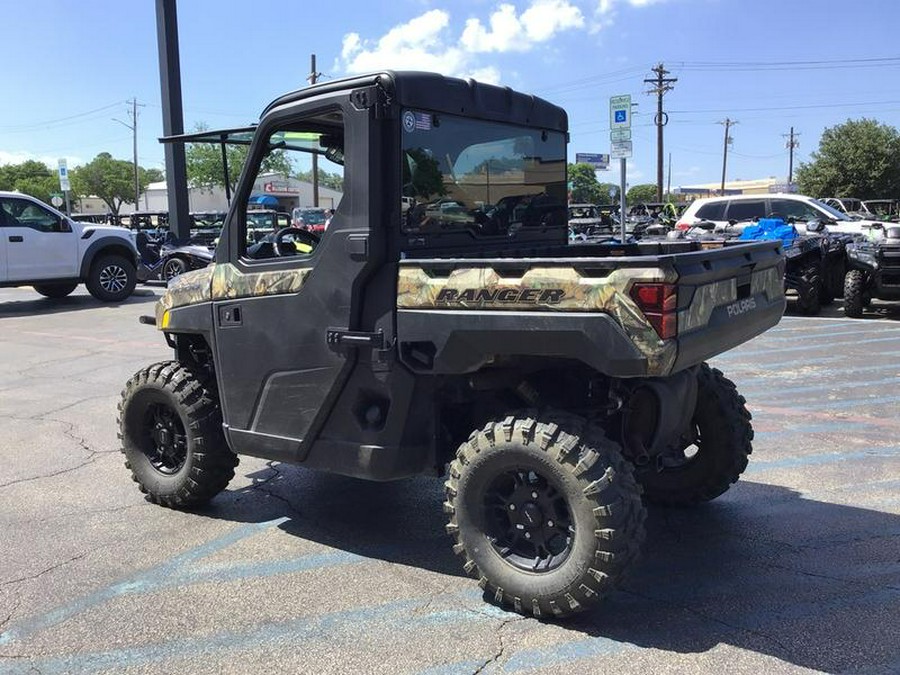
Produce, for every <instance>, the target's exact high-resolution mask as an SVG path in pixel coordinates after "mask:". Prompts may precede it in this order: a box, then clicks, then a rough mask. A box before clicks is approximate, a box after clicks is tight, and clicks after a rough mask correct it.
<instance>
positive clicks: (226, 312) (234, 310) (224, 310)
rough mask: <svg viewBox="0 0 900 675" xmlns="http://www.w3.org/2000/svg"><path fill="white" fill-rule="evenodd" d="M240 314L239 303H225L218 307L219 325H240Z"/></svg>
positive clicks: (226, 326)
mask: <svg viewBox="0 0 900 675" xmlns="http://www.w3.org/2000/svg"><path fill="white" fill-rule="evenodd" d="M241 314H242V312H241V306H240V305H227V306H225V307H219V325H220V326H221V327H222V328H228V327H229V326H240V325H241V324H242V323H243V318H242V317H241Z"/></svg>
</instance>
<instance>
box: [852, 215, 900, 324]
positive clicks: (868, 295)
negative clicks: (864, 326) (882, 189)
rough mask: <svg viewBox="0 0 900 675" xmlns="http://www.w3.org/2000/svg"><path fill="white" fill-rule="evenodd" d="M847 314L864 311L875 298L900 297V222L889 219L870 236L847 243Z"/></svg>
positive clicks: (898, 298) (896, 298)
mask: <svg viewBox="0 0 900 675" xmlns="http://www.w3.org/2000/svg"><path fill="white" fill-rule="evenodd" d="M847 258H848V260H849V262H850V269H849V270H848V272H847V276H846V277H845V278H844V314H846V315H847V316H848V317H851V318H859V317H861V316H862V315H863V308H864V307H867V306H868V305H869V303H871V302H872V300H873V299H876V300H893V301H900V225H894V224H891V223H885V224H884V225H883V226H882V227H881V228H880V229H879V230H877V231H876V232H875V233H874V234H873V235H872V236H871V237H870V238H868V239H865V240H860V241H857V242H856V243H854V244H851V245H850V246H848V247H847Z"/></svg>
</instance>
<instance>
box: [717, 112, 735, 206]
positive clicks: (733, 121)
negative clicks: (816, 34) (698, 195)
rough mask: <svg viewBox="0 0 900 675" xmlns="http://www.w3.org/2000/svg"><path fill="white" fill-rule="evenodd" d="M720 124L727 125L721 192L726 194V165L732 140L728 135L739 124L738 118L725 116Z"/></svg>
mask: <svg viewBox="0 0 900 675" xmlns="http://www.w3.org/2000/svg"><path fill="white" fill-rule="evenodd" d="M719 124H724V125H725V145H724V150H723V152H722V188H721V193H722V194H723V195H724V194H725V167H726V166H727V165H728V144H729V143H730V142H731V137H730V136H729V135H728V130H729V129H731V127H733V126H734V125H735V124H737V120H733V119H729V118H728V117H726V118H725V121H724V122H719Z"/></svg>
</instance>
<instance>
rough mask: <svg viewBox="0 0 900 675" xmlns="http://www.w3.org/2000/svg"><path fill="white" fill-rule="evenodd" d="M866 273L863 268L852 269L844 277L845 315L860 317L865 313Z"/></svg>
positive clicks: (853, 317) (852, 317)
mask: <svg viewBox="0 0 900 675" xmlns="http://www.w3.org/2000/svg"><path fill="white" fill-rule="evenodd" d="M865 292H866V275H865V274H864V273H863V271H862V270H850V271H849V272H847V276H845V277H844V316H847V317H848V318H851V319H859V318H861V317H862V315H863V307H864V306H865V305H866V302H865Z"/></svg>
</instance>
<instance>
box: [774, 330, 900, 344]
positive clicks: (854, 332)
mask: <svg viewBox="0 0 900 675" xmlns="http://www.w3.org/2000/svg"><path fill="white" fill-rule="evenodd" d="M891 331H896V332H897V333H898V337H900V329H898V328H896V327H890V328H879V329H877V330H838V331H829V332H827V333H823V334H822V335H815V336H810V335H809V334H807V333H806V332H803V333H798V335H797V336H790V335H771V336H770V335H769V333H771V331H768V332H766V333H764V335H765V336H766V338H765V339H766V340H768V341H771V342H789V341H797V340H805V341H807V342H808V341H809V338H810V337H821V338H827V339H831V338H833V337H836V336H838V335H856V336H858V337H861V336H864V335H869V334H875V333H881V334H882V335H884V334H885V333H889V332H891Z"/></svg>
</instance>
